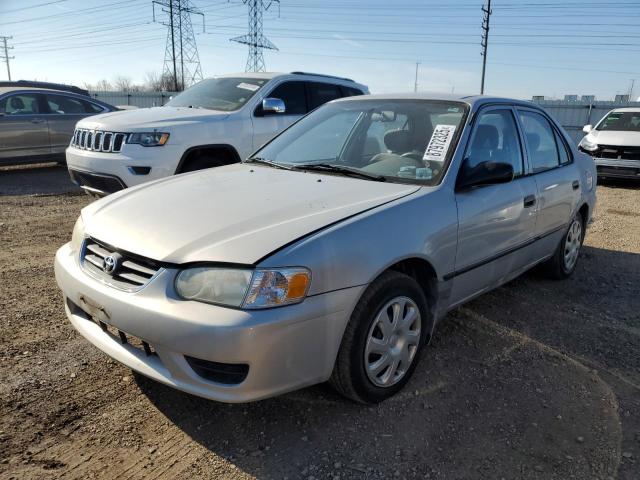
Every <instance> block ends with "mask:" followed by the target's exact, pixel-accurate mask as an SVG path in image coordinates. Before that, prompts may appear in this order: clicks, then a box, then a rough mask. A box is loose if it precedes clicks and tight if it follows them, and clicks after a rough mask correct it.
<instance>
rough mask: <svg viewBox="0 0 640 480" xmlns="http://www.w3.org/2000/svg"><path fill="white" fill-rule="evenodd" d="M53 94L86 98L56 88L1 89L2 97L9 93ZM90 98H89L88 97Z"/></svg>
mask: <svg viewBox="0 0 640 480" xmlns="http://www.w3.org/2000/svg"><path fill="white" fill-rule="evenodd" d="M20 91H22V92H43V93H44V92H51V93H62V94H65V95H75V96H79V97H86V95H82V94H80V93H75V92H69V91H67V90H56V89H55V88H39V87H0V95H2V94H5V93H9V92H20ZM87 98H88V97H87Z"/></svg>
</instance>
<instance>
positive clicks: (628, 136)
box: [589, 130, 640, 147]
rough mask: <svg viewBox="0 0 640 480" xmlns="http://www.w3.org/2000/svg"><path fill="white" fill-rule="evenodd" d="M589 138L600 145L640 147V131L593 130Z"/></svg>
mask: <svg viewBox="0 0 640 480" xmlns="http://www.w3.org/2000/svg"><path fill="white" fill-rule="evenodd" d="M589 140H591V141H594V142H596V143H597V144H599V145H614V146H617V147H640V132H620V131H615V130H592V131H591V132H590V133H589Z"/></svg>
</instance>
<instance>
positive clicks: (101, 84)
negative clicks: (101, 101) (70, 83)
mask: <svg viewBox="0 0 640 480" xmlns="http://www.w3.org/2000/svg"><path fill="white" fill-rule="evenodd" d="M94 90H98V91H101V92H108V91H109V90H113V87H112V86H111V83H110V82H109V80H107V79H106V78H103V79H102V80H99V81H98V83H96V84H95V85H94Z"/></svg>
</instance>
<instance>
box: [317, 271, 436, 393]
mask: <svg viewBox="0 0 640 480" xmlns="http://www.w3.org/2000/svg"><path fill="white" fill-rule="evenodd" d="M428 320H429V309H428V308H427V300H426V297H425V295H424V293H423V291H422V289H421V288H420V285H418V283H417V282H416V281H415V280H414V279H413V278H411V277H409V276H408V275H404V274H402V273H399V272H392V271H390V272H386V273H384V274H382V275H381V276H380V277H379V278H378V279H377V280H375V281H374V282H373V283H372V284H371V285H370V286H369V288H368V289H367V290H366V291H365V293H364V295H363V296H362V298H361V299H360V301H359V302H358V305H357V306H356V308H355V309H354V311H353V313H352V315H351V320H350V321H349V324H348V325H347V328H346V329H345V333H344V336H343V338H342V343H341V345H340V350H339V352H338V357H337V359H336V364H335V366H334V369H333V373H332V375H331V379H330V380H329V382H330V383H331V384H332V385H333V386H334V388H336V390H338V391H339V392H340V393H342V394H343V395H344V396H346V397H348V398H350V399H352V400H355V401H357V402H362V403H378V402H381V401H382V400H385V399H386V398H389V397H391V396H392V395H394V394H395V393H397V392H398V391H400V390H401V389H402V388H403V387H404V386H405V384H406V383H407V382H408V381H409V378H410V377H411V375H412V374H413V371H414V370H415V368H416V365H417V363H418V358H419V355H420V351H421V349H422V346H423V345H424V343H425V341H424V340H425V338H426V330H427V325H429V324H430V322H429V321H428Z"/></svg>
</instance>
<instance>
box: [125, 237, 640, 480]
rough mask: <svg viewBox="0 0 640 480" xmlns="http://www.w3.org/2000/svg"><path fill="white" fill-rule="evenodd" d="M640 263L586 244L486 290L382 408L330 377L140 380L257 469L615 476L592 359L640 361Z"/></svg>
mask: <svg viewBox="0 0 640 480" xmlns="http://www.w3.org/2000/svg"><path fill="white" fill-rule="evenodd" d="M639 271H640V255H636V254H631V253H624V252H617V251H616V252H614V251H609V250H603V249H597V248H592V247H585V248H584V251H583V253H582V261H581V262H580V263H579V267H578V269H577V271H576V272H575V275H574V276H573V277H572V278H571V279H568V280H565V281H560V282H558V281H551V280H546V279H545V278H543V277H541V275H540V273H539V272H537V271H536V272H531V273H528V274H525V275H524V276H522V277H520V278H518V279H516V280H515V281H513V282H510V283H509V284H507V285H505V286H503V287H501V288H499V289H497V290H495V291H493V292H491V293H488V294H486V295H483V296H482V297H479V298H478V299H476V300H474V301H472V302H470V303H468V304H466V305H465V306H464V307H463V308H461V309H458V310H456V311H454V312H451V313H450V314H449V315H448V316H447V318H445V320H443V321H442V322H441V323H440V324H439V326H438V329H437V332H436V334H435V336H434V339H433V341H432V344H431V345H430V346H429V348H427V349H426V350H425V351H424V353H423V356H422V359H421V363H420V365H419V366H418V368H417V369H416V372H415V374H414V377H413V378H412V379H411V381H410V382H409V384H408V385H407V387H406V388H405V389H404V390H403V391H402V392H401V393H399V394H398V395H397V396H395V397H393V398H391V399H389V400H387V401H385V402H383V403H382V404H379V405H375V406H368V405H360V404H356V403H353V402H350V401H348V400H345V399H343V398H342V397H340V396H339V395H338V394H336V393H335V392H334V391H333V390H332V389H331V388H330V387H329V386H328V385H318V386H315V387H311V388H307V389H304V390H300V391H297V392H292V393H289V394H286V395H282V396H280V397H276V398H272V399H267V400H263V401H260V402H255V403H250V404H232V405H227V404H221V403H217V402H213V401H208V400H205V399H201V398H198V397H194V396H191V395H188V394H185V393H182V392H179V391H177V390H174V389H171V388H169V387H166V386H164V385H161V384H158V383H156V382H154V381H151V380H149V379H147V378H145V377H143V376H141V375H135V380H136V382H137V385H138V386H139V388H140V390H141V391H142V392H143V393H144V394H145V395H146V397H147V398H148V399H149V400H150V401H151V403H152V404H153V405H154V406H155V407H156V408H157V409H158V410H159V411H160V412H161V413H162V414H163V415H164V416H165V417H166V418H167V419H168V420H170V422H172V424H173V425H175V426H177V427H178V428H179V429H180V431H182V432H183V434H184V441H185V442H193V441H195V442H196V443H197V444H198V445H199V446H200V447H202V448H203V449H204V452H205V453H204V455H205V456H206V455H213V456H216V457H221V458H223V459H225V461H226V462H227V463H228V464H231V465H233V466H234V468H236V469H239V470H240V471H243V472H245V473H247V474H250V475H254V476H256V477H258V478H284V477H289V478H310V477H314V478H334V477H335V476H340V478H352V477H356V478H388V477H392V476H396V477H407V478H409V477H414V478H462V477H465V478H469V477H487V478H495V477H498V478H499V477H500V476H504V477H505V478H511V477H514V478H515V477H518V478H519V477H520V476H522V475H524V472H528V473H529V475H530V476H531V478H548V477H554V478H555V477H557V478H567V477H569V476H574V477H575V478H586V477H593V476H594V475H595V476H603V477H606V476H609V475H611V476H613V475H615V470H616V468H617V466H618V462H619V451H618V450H617V448H618V447H617V445H619V444H618V443H617V442H620V441H621V437H622V433H621V431H620V424H619V418H618V413H617V410H616V407H615V405H613V404H614V403H615V400H614V401H612V400H611V399H612V398H614V399H615V395H614V394H613V392H612V391H611V388H610V386H609V385H608V384H607V383H606V382H604V381H603V380H602V379H601V378H600V377H598V376H597V374H595V373H594V372H593V370H592V368H591V367H590V366H585V365H584V364H583V363H582V361H581V359H582V358H593V361H594V362H605V363H606V364H607V365H609V366H611V368H621V369H625V368H626V369H627V371H629V372H631V371H633V369H639V370H637V371H640V365H639V364H638V363H639V362H640V360H639V359H638V358H637V355H636V354H635V352H637V351H638V349H640V338H639V337H638V335H637V331H636V335H635V337H634V336H631V337H629V334H628V332H626V333H625V322H628V321H632V319H631V317H632V316H633V315H637V314H634V313H633V310H632V309H634V308H635V312H637V311H640V304H639V303H638V302H639V300H637V299H634V300H633V304H629V302H628V301H626V300H625V303H624V304H623V303H622V302H621V299H622V298H625V299H628V298H629V295H630V293H631V289H632V288H637V287H633V286H629V287H628V288H627V287H623V286H621V285H619V283H620V282H622V283H624V284H625V285H626V284H627V282H628V281H629V278H630V277H629V276H630V275H631V276H632V277H633V276H634V275H635V280H636V281H637V280H638V278H637V275H638V273H637V272H639ZM635 285H637V283H636V284H635ZM639 297H640V296H637V297H636V298H639ZM603 319H607V322H608V325H607V323H605V322H603ZM615 329H618V330H615ZM612 331H614V333H613V334H612ZM631 331H633V330H631ZM605 334H606V335H608V338H605V337H606V335H605ZM622 335H624V336H625V338H622ZM614 344H615V345H614ZM549 345H552V346H551V347H550V346H549ZM614 348H615V349H616V352H615V353H614V354H611V352H610V350H611V349H614ZM604 352H609V353H604ZM605 357H606V358H605ZM576 359H578V360H576ZM634 359H635V360H634ZM605 400H607V401H606V402H605ZM558 419H564V421H562V422H560V421H559V420H558ZM632 431H633V430H632ZM578 437H579V438H585V439H587V440H585V445H583V444H582V443H578V442H575V440H574V439H575V438H578ZM587 444H588V445H587ZM596 445H597V446H598V447H597V448H596ZM609 447H610V448H609ZM567 458H569V459H571V460H570V461H567ZM536 472H544V473H540V474H539V477H536V475H537V473H536ZM545 475H548V477H545ZM525 476H526V475H525ZM527 478H529V477H527Z"/></svg>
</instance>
